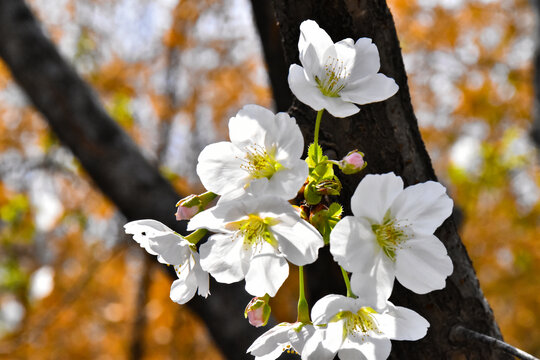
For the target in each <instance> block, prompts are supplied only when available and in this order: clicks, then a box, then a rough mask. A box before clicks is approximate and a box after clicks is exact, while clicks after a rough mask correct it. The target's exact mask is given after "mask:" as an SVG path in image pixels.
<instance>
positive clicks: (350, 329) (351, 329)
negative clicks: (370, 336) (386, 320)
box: [336, 306, 380, 336]
mask: <svg viewBox="0 0 540 360" xmlns="http://www.w3.org/2000/svg"><path fill="white" fill-rule="evenodd" d="M373 314H377V312H376V311H375V310H373V309H372V308H370V307H369V306H363V307H361V308H360V310H358V312H357V313H356V314H355V313H353V312H350V311H342V312H340V313H338V314H337V315H336V320H341V319H343V320H345V321H344V324H343V327H344V330H345V333H346V335H345V336H348V335H351V336H358V335H359V336H365V335H367V333H368V332H370V331H373V332H376V333H380V331H379V328H378V327H377V321H376V320H375V318H374V317H373Z"/></svg>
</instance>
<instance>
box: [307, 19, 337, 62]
mask: <svg viewBox="0 0 540 360" xmlns="http://www.w3.org/2000/svg"><path fill="white" fill-rule="evenodd" d="M309 45H311V46H312V47H313V49H314V50H315V54H316V55H317V58H318V60H319V62H320V63H321V64H322V63H323V61H324V54H325V53H326V51H327V49H328V48H330V47H333V46H334V42H333V41H332V39H331V38H330V36H329V35H328V33H327V32H326V31H324V30H323V29H321V28H320V27H319V25H318V24H317V23H316V22H315V21H313V20H306V21H304V22H302V24H300V39H299V40H298V51H299V53H300V61H301V62H302V64H303V63H304V61H306V60H305V59H304V57H305V54H306V50H307V48H308V46H309Z"/></svg>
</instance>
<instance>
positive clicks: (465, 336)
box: [450, 325, 540, 360]
mask: <svg viewBox="0 0 540 360" xmlns="http://www.w3.org/2000/svg"><path fill="white" fill-rule="evenodd" d="M450 340H451V341H454V342H461V343H463V342H473V341H479V342H482V343H484V344H487V345H489V346H491V347H493V348H495V349H499V350H502V351H504V352H506V353H508V354H511V355H514V356H515V357H517V358H520V359H523V360H540V359H538V358H537V357H534V356H532V355H531V354H529V353H526V352H525V351H523V350H520V349H518V348H516V347H513V346H512V345H509V344H507V343H505V342H504V341H501V340H498V339H495V338H494V337H491V336H488V335H484V334H480V333H478V332H476V331H474V330H470V329H467V328H464V327H463V326H461V325H457V326H454V327H453V328H452V330H451V331H450Z"/></svg>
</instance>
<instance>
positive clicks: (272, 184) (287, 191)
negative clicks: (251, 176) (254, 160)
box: [246, 159, 309, 200]
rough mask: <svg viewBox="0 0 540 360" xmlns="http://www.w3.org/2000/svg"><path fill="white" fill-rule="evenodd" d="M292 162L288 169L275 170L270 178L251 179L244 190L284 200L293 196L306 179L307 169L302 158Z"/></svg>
mask: <svg viewBox="0 0 540 360" xmlns="http://www.w3.org/2000/svg"><path fill="white" fill-rule="evenodd" d="M294 164H295V165H294V167H292V168H290V169H282V170H280V171H278V172H276V173H275V174H274V175H273V176H272V178H270V179H267V178H261V179H255V180H253V181H252V182H251V184H250V186H249V187H248V188H247V189H246V191H247V192H248V193H249V194H252V195H256V196H257V195H258V196H263V195H273V196H277V197H279V198H282V199H285V200H289V199H293V198H295V197H296V195H297V193H298V190H300V188H301V187H302V185H304V182H305V181H306V178H307V176H308V173H309V169H308V166H307V164H306V162H305V161H304V160H301V159H298V160H297V161H295V162H294Z"/></svg>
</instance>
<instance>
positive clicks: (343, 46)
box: [334, 39, 356, 73]
mask: <svg viewBox="0 0 540 360" xmlns="http://www.w3.org/2000/svg"><path fill="white" fill-rule="evenodd" d="M334 47H335V49H336V60H337V61H339V63H340V65H339V66H341V67H342V69H343V70H342V71H343V72H349V73H350V72H351V71H352V70H353V67H354V63H355V58H356V49H355V47H354V41H353V40H352V39H343V40H341V41H339V42H337V43H336V44H335V45H334Z"/></svg>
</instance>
